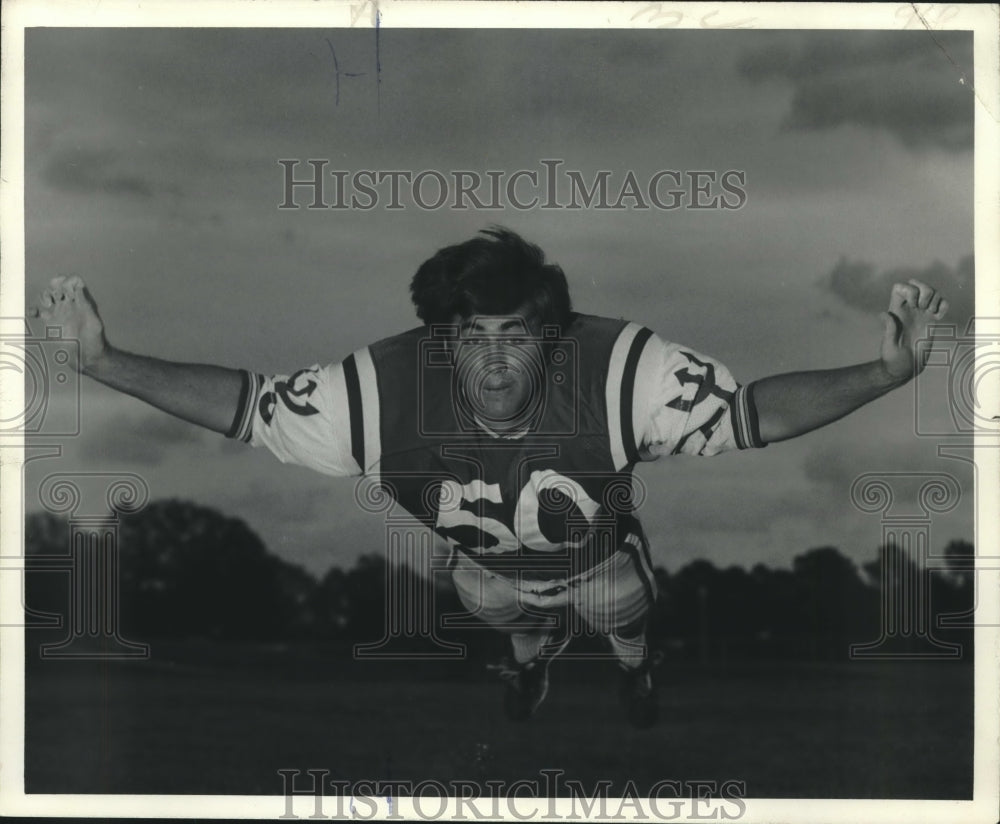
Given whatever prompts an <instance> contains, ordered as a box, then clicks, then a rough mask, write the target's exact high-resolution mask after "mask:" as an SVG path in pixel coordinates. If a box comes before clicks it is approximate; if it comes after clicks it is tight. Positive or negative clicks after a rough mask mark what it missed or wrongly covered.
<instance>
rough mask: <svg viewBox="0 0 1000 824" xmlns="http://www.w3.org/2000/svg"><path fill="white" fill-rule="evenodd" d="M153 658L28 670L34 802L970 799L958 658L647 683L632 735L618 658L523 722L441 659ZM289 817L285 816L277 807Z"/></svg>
mask: <svg viewBox="0 0 1000 824" xmlns="http://www.w3.org/2000/svg"><path fill="white" fill-rule="evenodd" d="M153 653H154V654H153V657H152V659H151V660H149V661H131V662H106V663H102V662H79V661H51V660H46V661H34V662H33V663H32V664H31V665H30V666H29V668H28V671H27V673H26V679H27V680H26V745H25V772H26V789H27V791H28V792H30V793H68V792H69V793H139V794H147V793H149V794H171V793H185V794H231V793H236V794H266V795H278V794H280V793H281V792H282V782H281V779H280V777H279V775H278V772H277V771H278V770H279V769H299V770H303V771H304V770H307V769H327V770H329V771H330V778H341V779H345V780H359V779H372V780H374V779H380V778H392V779H394V780H404V779H410V780H413V781H415V782H416V781H420V780H424V779H431V778H433V779H437V780H439V781H448V780H453V779H467V780H474V781H475V780H478V781H483V780H485V779H503V780H507V781H514V780H517V779H521V778H529V779H537V778H538V771H539V770H541V769H561V770H564V771H565V777H566V778H572V779H578V780H580V781H581V782H583V784H584V786H590V785H592V784H593V783H594V782H596V781H598V780H600V779H604V778H607V779H612V780H613V781H615V782H616V786H618V787H621V786H622V783H623V782H624V781H625V780H627V779H633V780H634V781H635V782H636V784H637V786H638V787H639V789H640V790H642V788H643V787H644V786H645V787H648V786H650V785H651V784H653V783H654V782H656V781H658V780H660V779H674V780H678V781H683V780H693V779H704V780H716V781H718V782H720V783H721V782H723V781H726V780H730V779H732V780H741V781H745V782H746V788H747V794H748V796H750V797H756V798H761V797H813V798H837V797H847V798H939V799H961V798H969V797H971V792H972V724H973V698H972V668H971V667H969V666H966V665H963V664H960V663H955V662H924V663H921V662H908V661H903V662H896V663H888V662H880V663H861V662H857V663H843V664H814V665H808V664H763V663H762V664H755V665H731V666H727V667H719V666H716V667H711V668H708V667H698V666H695V665H692V664H684V665H679V664H670V663H669V662H668V663H666V664H664V666H663V667H661V668H660V670H659V671H658V673H659V677H660V682H661V697H662V704H663V713H662V715H663V718H662V721H661V723H660V725H659V726H658V727H657V728H655V729H653V730H650V731H635V730H633V729H631V728H630V727H629V726H628V725H627V724H626V723H625V721H624V719H623V717H622V713H621V711H620V709H619V707H618V704H617V700H616V694H615V685H616V681H615V672H614V668H613V666H612V665H611V664H610V663H602V664H601V665H599V666H598V665H596V664H594V663H592V662H576V661H557V662H555V664H554V665H553V667H552V689H551V692H550V694H549V698H548V700H547V701H546V703H545V704H544V706H543V707H542V710H541V711H540V713H539V715H538V716H537V717H536V718H535V719H533V721H532V722H531V723H529V724H522V725H514V724H510V723H508V722H507V721H506V720H505V719H504V717H503V714H502V711H501V687H500V685H499V683H498V682H496V681H494V680H493V679H492V678H490V677H489V676H488V675H487V674H486V673H483V675H482V676H475V675H473V676H472V677H470V676H469V675H468V674H467V670H466V669H460V668H457V667H454V666H452V665H448V664H441V665H437V666H424V667H422V668H419V670H418V669H417V668H414V667H409V666H407V665H402V666H401V665H399V664H392V665H390V664H386V663H383V662H372V663H355V664H353V665H352V664H351V662H350V661H348V662H347V663H346V664H338V663H337V662H336V661H334V660H332V659H330V658H324V657H323V656H322V654H321V653H319V652H318V651H317V650H315V649H311V648H291V649H284V648H266V647H260V646H255V647H251V646H242V647H231V646H221V645H218V646H212V645H206V644H203V643H202V644H198V645H196V646H192V647H185V646H183V645H180V646H179V645H173V646H172V647H171V646H165V645H154V649H153ZM279 812H280V811H279Z"/></svg>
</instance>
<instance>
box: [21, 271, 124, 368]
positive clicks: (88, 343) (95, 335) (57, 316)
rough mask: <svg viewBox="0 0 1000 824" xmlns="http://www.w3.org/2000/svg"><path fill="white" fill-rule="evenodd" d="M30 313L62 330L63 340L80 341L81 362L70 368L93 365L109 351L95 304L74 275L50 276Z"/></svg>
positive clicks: (84, 286) (81, 282)
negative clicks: (46, 286)
mask: <svg viewBox="0 0 1000 824" xmlns="http://www.w3.org/2000/svg"><path fill="white" fill-rule="evenodd" d="M29 314H30V316H31V317H35V318H41V319H42V320H44V321H45V323H46V324H47V325H48V326H55V327H58V328H59V329H61V330H62V336H63V338H64V339H67V340H76V341H79V343H80V350H79V352H80V362H79V363H75V364H73V367H74V368H76V369H77V370H78V371H80V372H83V371H85V370H87V369H88V368H89V367H91V366H93V365H94V364H96V363H97V362H98V361H99V360H100V359H101V358H102V357H104V355H105V354H106V352H107V350H108V341H107V338H105V336H104V323H103V322H102V321H101V316H100V315H99V314H98V313H97V304H96V303H95V302H94V299H93V298H92V297H91V295H90V292H89V291H88V290H87V285H86V284H85V283H84V282H83V279H82V278H80V277H78V276H77V275H72V276H70V277H66V276H65V275H60V276H59V277H55V278H52V280H51V281H50V282H49V286H48V288H47V289H45V290H44V291H43V292H42V293H41V295H40V296H39V299H38V304H37V305H36V306H34V307H32V309H31V310H30V312H29Z"/></svg>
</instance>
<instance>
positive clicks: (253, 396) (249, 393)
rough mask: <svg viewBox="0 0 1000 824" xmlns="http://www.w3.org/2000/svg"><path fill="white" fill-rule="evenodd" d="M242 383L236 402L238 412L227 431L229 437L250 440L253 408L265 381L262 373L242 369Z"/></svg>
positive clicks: (244, 440)
mask: <svg viewBox="0 0 1000 824" xmlns="http://www.w3.org/2000/svg"><path fill="white" fill-rule="evenodd" d="M240 377H241V379H242V380H241V385H240V397H239V400H238V401H237V404H236V414H235V415H234V416H233V423H232V425H231V426H230V427H229V431H228V432H226V437H227V438H232V439H234V440H238V441H243V442H244V443H246V442H247V441H249V440H250V435H251V434H252V431H253V410H254V406H255V405H256V403H257V395H258V393H259V391H260V387H261V384H262V383H263V382H264V381H263V378H262V377H261V376H260V375H255V374H254V373H253V372H248V371H246V370H245V369H241V370H240Z"/></svg>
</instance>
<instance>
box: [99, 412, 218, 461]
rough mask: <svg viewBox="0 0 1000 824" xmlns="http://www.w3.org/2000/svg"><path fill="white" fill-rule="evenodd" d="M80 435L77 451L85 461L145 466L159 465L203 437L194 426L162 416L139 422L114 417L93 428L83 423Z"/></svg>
mask: <svg viewBox="0 0 1000 824" xmlns="http://www.w3.org/2000/svg"><path fill="white" fill-rule="evenodd" d="M84 434H85V435H86V437H85V438H84V439H83V440H82V442H81V451H82V454H83V456H84V457H86V458H88V459H91V460H98V461H103V462H107V463H114V462H125V463H139V464H147V465H157V464H161V463H163V461H164V460H166V458H167V457H168V456H169V455H170V453H171V452H173V451H175V450H177V449H178V448H183V447H190V446H197V445H198V444H199V443H201V442H202V440H203V436H204V432H203V430H201V429H200V428H198V427H197V426H195V425H194V424H190V423H187V422H186V421H182V420H180V419H178V418H172V417H170V416H169V415H165V414H163V413H150V414H148V415H144V416H143V417H142V418H140V419H139V420H136V419H135V418H134V417H133V416H131V415H125V414H118V415H113V416H111V417H108V418H105V419H103V420H101V421H100V422H99V423H97V424H96V425H91V424H88V423H87V422H86V421H84Z"/></svg>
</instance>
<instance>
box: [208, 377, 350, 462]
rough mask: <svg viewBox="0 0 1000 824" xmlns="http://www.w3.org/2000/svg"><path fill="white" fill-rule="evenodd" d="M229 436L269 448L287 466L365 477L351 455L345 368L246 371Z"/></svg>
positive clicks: (252, 444) (255, 445)
mask: <svg viewBox="0 0 1000 824" xmlns="http://www.w3.org/2000/svg"><path fill="white" fill-rule="evenodd" d="M226 434H227V437H230V438H235V439H237V440H241V441H244V442H246V443H249V444H250V445H251V446H254V447H260V446H265V447H267V448H268V449H269V450H271V452H273V453H274V454H275V456H276V457H277V458H278V460H280V461H281V462H282V463H294V464H300V465H302V466H305V467H308V468H309V469H315V470H316V471H317V472H322V473H324V474H326V475H340V476H344V475H360V474H361V468H360V467H359V465H358V462H357V461H356V460H355V458H354V457H353V454H352V451H351V416H350V407H349V404H348V399H347V387H346V383H345V378H344V369H343V366H342V365H341V364H339V363H337V364H331V365H329V366H324V367H320V366H318V365H316V366H311V367H309V368H307V369H300V370H299V371H298V372H296V373H295V374H293V375H290V376H287V377H286V376H284V375H274V376H271V377H264V376H263V375H257V374H254V373H252V372H243V391H242V392H241V395H240V404H239V409H238V410H237V413H236V417H235V418H234V420H233V425H232V427H231V428H230V430H229V432H228V433H226Z"/></svg>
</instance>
